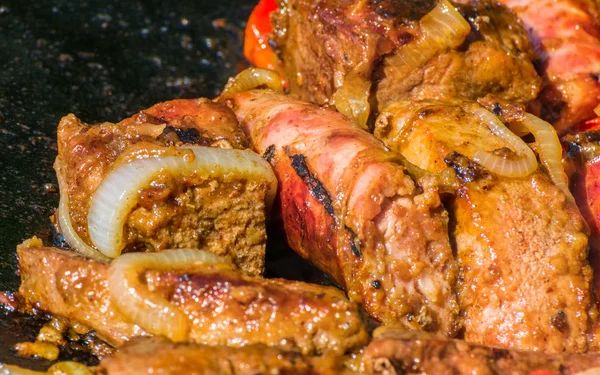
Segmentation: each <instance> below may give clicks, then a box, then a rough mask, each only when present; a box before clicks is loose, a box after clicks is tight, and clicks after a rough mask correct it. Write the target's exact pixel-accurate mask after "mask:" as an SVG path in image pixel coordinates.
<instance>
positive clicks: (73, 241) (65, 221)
mask: <svg viewBox="0 0 600 375" xmlns="http://www.w3.org/2000/svg"><path fill="white" fill-rule="evenodd" d="M54 169H55V171H56V178H57V179H58V189H59V194H60V201H59V203H58V211H57V216H58V224H59V226H60V232H61V234H62V235H63V237H64V239H65V241H66V242H67V243H68V244H69V246H70V247H71V248H72V249H73V250H75V251H76V252H78V253H80V254H81V255H83V256H86V257H88V258H91V259H94V260H97V261H99V262H108V261H109V260H110V258H108V257H106V256H105V255H104V254H102V253H101V252H99V251H98V250H96V249H94V248H93V247H91V246H90V245H88V244H87V243H86V242H85V241H84V240H83V239H82V238H81V237H79V234H78V233H77V231H75V228H73V223H72V222H71V214H70V209H69V192H68V191H67V182H66V181H65V176H64V170H63V165H62V160H61V158H60V156H59V157H57V158H56V160H55V162H54Z"/></svg>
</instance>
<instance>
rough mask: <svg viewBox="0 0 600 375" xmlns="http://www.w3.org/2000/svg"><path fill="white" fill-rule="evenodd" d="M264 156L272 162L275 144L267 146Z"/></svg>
mask: <svg viewBox="0 0 600 375" xmlns="http://www.w3.org/2000/svg"><path fill="white" fill-rule="evenodd" d="M262 157H263V159H265V160H266V161H267V162H269V163H270V162H271V160H273V158H274V157H275V145H270V146H269V147H267V149H266V150H265V152H264V153H263V155H262Z"/></svg>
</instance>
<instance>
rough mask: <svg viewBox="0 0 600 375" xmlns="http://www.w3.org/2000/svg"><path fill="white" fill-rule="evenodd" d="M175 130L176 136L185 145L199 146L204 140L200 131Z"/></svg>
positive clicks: (192, 129)
mask: <svg viewBox="0 0 600 375" xmlns="http://www.w3.org/2000/svg"><path fill="white" fill-rule="evenodd" d="M173 130H174V131H175V134H177V137H179V140H180V141H181V142H183V143H193V144H198V143H200V141H201V140H202V136H201V135H200V132H198V129H194V128H187V129H182V128H173Z"/></svg>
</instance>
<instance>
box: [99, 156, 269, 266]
mask: <svg viewBox="0 0 600 375" xmlns="http://www.w3.org/2000/svg"><path fill="white" fill-rule="evenodd" d="M182 148H185V149H189V150H191V151H192V152H193V154H194V157H193V158H192V157H189V158H186V157H185V156H155V157H149V158H146V159H140V160H134V161H132V162H130V163H126V164H121V165H119V166H117V167H116V168H115V169H114V170H112V171H111V172H109V174H108V175H107V176H106V177H105V178H104V180H103V181H102V182H101V183H100V186H98V188H97V189H96V192H95V193H94V195H93V196H92V198H91V201H90V210H89V213H88V231H89V234H90V239H91V240H92V243H93V244H94V246H95V247H96V248H97V249H98V250H99V251H100V252H101V253H102V254H104V255H105V256H107V257H110V258H116V257H118V256H119V255H120V254H121V251H122V250H123V247H124V246H125V244H124V241H123V227H124V225H125V220H126V219H127V216H128V215H129V213H130V212H131V210H132V209H133V208H134V207H135V205H136V204H137V201H138V193H139V190H140V189H143V188H144V187H146V186H147V185H148V184H149V183H150V182H151V181H152V180H153V179H154V178H156V176H157V175H158V174H159V173H161V172H167V173H171V174H175V175H180V176H190V175H192V174H194V173H197V172H200V173H206V174H209V175H220V176H227V175H235V176H239V175H242V176H249V177H255V176H257V175H258V176H261V177H262V178H264V179H265V180H267V181H269V184H270V186H269V191H268V192H267V197H266V204H267V208H268V207H269V206H270V205H271V203H272V202H273V199H274V198H275V194H276V193H277V179H276V178H275V174H274V173H273V170H272V169H271V166H270V165H269V163H267V162H266V161H265V160H264V159H263V158H261V157H260V156H259V155H257V154H256V153H254V152H252V151H250V150H235V149H221V148H212V147H201V146H186V147H182ZM188 159H190V160H188Z"/></svg>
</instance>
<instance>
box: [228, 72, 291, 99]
mask: <svg viewBox="0 0 600 375" xmlns="http://www.w3.org/2000/svg"><path fill="white" fill-rule="evenodd" d="M261 86H267V87H268V88H270V89H271V90H274V91H280V92H281V91H283V85H282V84H281V77H280V76H279V74H277V73H276V72H274V71H272V70H267V69H260V68H248V69H246V70H244V71H243V72H241V73H240V74H238V75H237V76H235V77H233V78H230V79H229V82H227V85H225V88H224V89H223V92H222V93H221V96H220V98H221V99H230V98H232V97H233V95H235V94H238V93H240V92H244V91H249V90H252V89H256V88H259V87H261Z"/></svg>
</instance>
